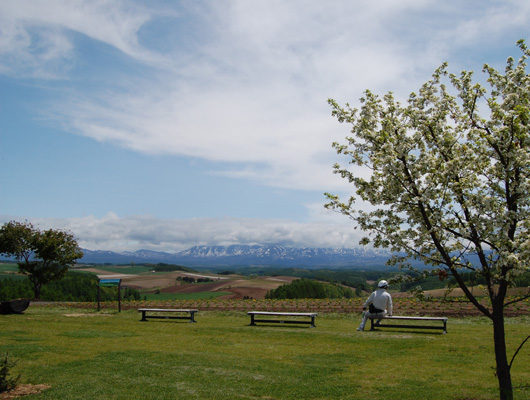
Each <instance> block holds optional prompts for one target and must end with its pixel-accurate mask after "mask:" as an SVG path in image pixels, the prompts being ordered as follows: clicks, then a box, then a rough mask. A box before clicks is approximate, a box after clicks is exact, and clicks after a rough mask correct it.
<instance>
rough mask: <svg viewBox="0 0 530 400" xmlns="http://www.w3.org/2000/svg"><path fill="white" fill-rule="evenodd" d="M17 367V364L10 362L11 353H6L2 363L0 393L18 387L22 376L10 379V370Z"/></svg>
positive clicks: (0, 364) (0, 365) (0, 362)
mask: <svg viewBox="0 0 530 400" xmlns="http://www.w3.org/2000/svg"><path fill="white" fill-rule="evenodd" d="M15 365H16V363H15V362H13V361H10V360H9V353H5V355H4V359H3V360H2V361H0V393H2V392H7V391H8V390H11V389H14V388H15V387H16V386H17V384H18V381H19V380H20V375H18V376H17V377H16V378H12V377H11V378H10V377H9V374H10V370H11V368H13V367H14V366H15Z"/></svg>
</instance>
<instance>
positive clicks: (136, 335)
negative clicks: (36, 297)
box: [0, 304, 530, 400]
mask: <svg viewBox="0 0 530 400" xmlns="http://www.w3.org/2000/svg"><path fill="white" fill-rule="evenodd" d="M359 318H360V316H359V314H358V313H355V314H351V313H334V312H329V313H328V312H322V313H319V315H318V317H317V319H316V325H317V327H316V328H308V327H305V326H304V327H301V326H292V325H289V326H287V325H278V324H276V325H274V326H272V325H267V324H262V325H259V326H253V327H252V326H249V318H248V316H247V315H246V313H245V312H243V311H202V310H201V311H200V312H199V314H198V316H197V321H198V322H197V323H196V324H190V323H186V322H175V321H169V320H153V321H149V322H141V321H139V315H138V312H136V311H135V310H133V309H130V310H126V311H122V312H121V313H118V312H116V310H111V309H106V310H103V311H101V312H96V311H94V310H89V309H79V308H73V307H70V306H64V307H59V306H57V305H55V306H53V307H51V306H39V305H35V304H32V305H31V306H30V308H28V309H27V310H26V312H25V313H24V314H20V315H0V326H2V330H1V331H0V353H5V352H6V351H9V354H10V355H11V357H12V358H13V359H14V360H16V361H17V362H18V364H17V366H16V367H15V369H14V371H13V372H14V373H16V374H18V373H20V374H22V381H21V383H22V384H23V385H25V386H22V388H23V389H24V390H26V391H28V392H31V390H32V388H35V389H36V390H38V389H45V390H43V391H41V392H40V393H38V394H34V395H32V396H30V397H29V398H31V399H41V400H42V399H91V400H97V399H105V400H107V399H301V398H303V399H363V400H364V399H374V400H378V399H385V400H387V399H403V400H407V399H411V400H412V399H414V400H415V399H422V398H428V399H434V400H436V399H440V400H441V399H443V400H447V399H456V400H464V399H474V400H486V399H492V398H497V397H498V396H497V382H496V378H495V376H494V375H493V372H492V369H491V367H492V366H493V365H494V359H493V349H492V339H491V336H492V329H491V325H490V324H489V322H488V321H487V320H486V319H484V318H473V317H466V318H451V319H450V320H449V324H448V333H447V334H445V335H444V334H441V333H438V332H436V333H433V332H425V331H421V330H406V329H387V330H384V331H383V330H381V331H374V332H356V331H355V328H356V327H357V325H358V323H359ZM529 329H530V318H529V317H528V316H526V317H517V318H509V319H508V320H507V325H506V330H507V340H508V348H509V353H510V354H513V351H515V349H516V348H517V346H518V345H519V344H520V342H521V341H522V339H524V337H526V335H527V334H528V331H529ZM529 363H530V351H529V350H528V348H523V350H522V351H521V352H520V353H519V355H518V356H517V359H516V361H515V362H514V365H513V370H512V372H513V381H514V385H515V390H516V391H515V393H516V399H527V398H530V386H529V385H528V382H530V370H529V369H528V368H527V366H528V365H529ZM404 366H406V367H404ZM382 370H383V371H384V374H383V376H382V375H381V371H382ZM374 376H379V377H380V378H378V379H372V378H371V377H374ZM31 385H35V387H34V386H31ZM36 385H45V386H36ZM1 398H2V397H0V399H1Z"/></svg>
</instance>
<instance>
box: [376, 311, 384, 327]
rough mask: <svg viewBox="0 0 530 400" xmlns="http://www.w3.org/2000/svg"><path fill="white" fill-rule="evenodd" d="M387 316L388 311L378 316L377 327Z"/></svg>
mask: <svg viewBox="0 0 530 400" xmlns="http://www.w3.org/2000/svg"><path fill="white" fill-rule="evenodd" d="M385 315H386V311H383V312H382V313H378V314H377V317H378V318H377V322H376V323H375V324H376V325H379V323H380V322H381V320H382V319H383V317H384V316H385Z"/></svg>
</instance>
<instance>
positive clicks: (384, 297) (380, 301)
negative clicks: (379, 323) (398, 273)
mask: <svg viewBox="0 0 530 400" xmlns="http://www.w3.org/2000/svg"><path fill="white" fill-rule="evenodd" d="M370 304H373V305H374V307H375V308H378V309H380V310H383V311H386V314H387V315H392V296H391V295H390V293H388V292H387V291H386V290H385V289H383V288H381V289H377V290H376V291H375V292H373V293H372V294H371V295H370V297H368V299H367V300H366V301H365V302H364V306H363V309H365V308H368V306H369V305H370Z"/></svg>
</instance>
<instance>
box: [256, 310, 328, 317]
mask: <svg viewBox="0 0 530 400" xmlns="http://www.w3.org/2000/svg"><path fill="white" fill-rule="evenodd" d="M247 314H249V315H251V314H254V315H279V316H285V317H312V316H316V315H318V314H317V313H299V312H275V311H249V312H248V313H247Z"/></svg>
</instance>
